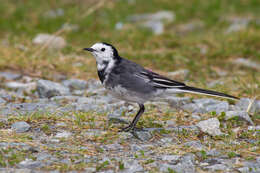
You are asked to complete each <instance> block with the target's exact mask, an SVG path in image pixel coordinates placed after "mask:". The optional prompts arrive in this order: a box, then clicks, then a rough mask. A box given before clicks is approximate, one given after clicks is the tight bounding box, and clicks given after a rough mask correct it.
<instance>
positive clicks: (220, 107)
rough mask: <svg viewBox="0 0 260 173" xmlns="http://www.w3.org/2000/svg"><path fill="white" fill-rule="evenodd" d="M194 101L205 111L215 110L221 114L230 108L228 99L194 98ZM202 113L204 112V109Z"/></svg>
mask: <svg viewBox="0 0 260 173" xmlns="http://www.w3.org/2000/svg"><path fill="white" fill-rule="evenodd" d="M193 102H195V104H196V105H197V106H198V108H200V109H202V110H204V111H205V113H208V112H213V111H215V112H216V113H217V114H220V113H221V112H226V111H228V109H229V104H228V102H226V101H219V100H214V99H194V100H193ZM198 108H197V109H198ZM193 112H194V111H193ZM201 113H203V111H202V112H201Z"/></svg>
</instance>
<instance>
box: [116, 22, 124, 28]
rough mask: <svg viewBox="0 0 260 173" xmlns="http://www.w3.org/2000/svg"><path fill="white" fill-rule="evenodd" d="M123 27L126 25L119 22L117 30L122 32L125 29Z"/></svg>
mask: <svg viewBox="0 0 260 173" xmlns="http://www.w3.org/2000/svg"><path fill="white" fill-rule="evenodd" d="M123 26H124V24H123V23H122V22H117V23H116V26H115V28H116V29H117V30H121V29H123Z"/></svg>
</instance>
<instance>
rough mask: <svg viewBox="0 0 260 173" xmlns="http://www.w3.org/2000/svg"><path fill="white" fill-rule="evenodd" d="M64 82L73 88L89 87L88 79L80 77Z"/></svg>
mask: <svg viewBox="0 0 260 173" xmlns="http://www.w3.org/2000/svg"><path fill="white" fill-rule="evenodd" d="M62 84H63V85H65V86H66V87H68V88H70V89H73V90H84V89H86V88H87V81H84V80H80V79H68V80H64V81H62Z"/></svg>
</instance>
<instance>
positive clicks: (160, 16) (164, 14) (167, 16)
mask: <svg viewBox="0 0 260 173" xmlns="http://www.w3.org/2000/svg"><path fill="white" fill-rule="evenodd" d="M128 20H129V21H130V22H140V21H151V20H155V21H167V22H172V21H174V20H175V14H174V13H173V12H171V11H158V12H156V13H153V14H141V15H132V16H129V17H128Z"/></svg>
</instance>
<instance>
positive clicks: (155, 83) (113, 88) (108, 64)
mask: <svg viewBox="0 0 260 173" xmlns="http://www.w3.org/2000/svg"><path fill="white" fill-rule="evenodd" d="M84 50H87V51H89V52H91V53H92V55H93V56H94V57H95V59H96V63H97V71H98V76H99V79H100V80H101V82H102V84H103V85H104V86H105V88H106V89H107V90H108V92H109V93H110V94H111V95H113V96H115V97H116V98H119V99H122V100H125V101H127V102H134V103H138V105H139V107H140V109H139V111H138V113H137V114H136V116H135V118H134V119H133V121H132V122H131V124H130V125H129V126H127V127H125V128H123V129H122V131H131V132H135V130H136V129H137V128H136V127H135V126H136V124H137V122H138V120H139V118H140V117H141V115H142V114H143V113H144V110H145V107H144V103H145V102H146V101H149V100H152V99H153V98H155V97H160V96H163V95H164V94H169V93H195V94H204V95H209V96H216V97H223V98H228V99H238V98H237V97H234V96H231V95H228V94H224V93H220V92H216V91H211V90H205V89H200V88H195V87H190V86H187V85H185V84H184V83H181V82H178V81H174V80H171V79H169V78H167V77H164V76H162V75H159V74H157V73H154V72H152V71H151V70H147V69H145V68H143V67H142V66H140V65H138V64H136V63H134V62H132V61H129V60H127V59H124V58H122V57H120V56H119V54H118V51H117V50H116V48H115V47H114V46H112V45H111V44H108V43H96V44H94V45H93V46H92V47H90V48H84Z"/></svg>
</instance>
